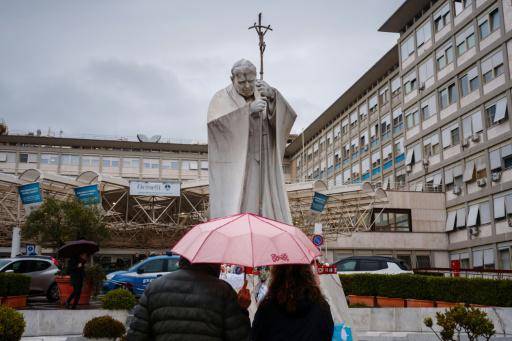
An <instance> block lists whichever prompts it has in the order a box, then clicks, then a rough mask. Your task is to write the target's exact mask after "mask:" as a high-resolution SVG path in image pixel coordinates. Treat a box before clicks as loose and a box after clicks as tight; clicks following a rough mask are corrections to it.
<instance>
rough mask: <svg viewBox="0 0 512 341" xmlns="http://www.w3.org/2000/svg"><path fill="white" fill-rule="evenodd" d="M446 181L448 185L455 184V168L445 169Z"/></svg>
mask: <svg viewBox="0 0 512 341" xmlns="http://www.w3.org/2000/svg"><path fill="white" fill-rule="evenodd" d="M444 183H445V184H446V185H451V184H453V169H448V170H445V171H444Z"/></svg>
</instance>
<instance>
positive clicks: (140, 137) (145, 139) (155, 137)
mask: <svg viewBox="0 0 512 341" xmlns="http://www.w3.org/2000/svg"><path fill="white" fill-rule="evenodd" d="M161 138H162V135H153V136H152V137H151V138H148V137H147V136H146V135H145V134H137V139H138V140H139V142H151V143H158V142H160V139H161Z"/></svg>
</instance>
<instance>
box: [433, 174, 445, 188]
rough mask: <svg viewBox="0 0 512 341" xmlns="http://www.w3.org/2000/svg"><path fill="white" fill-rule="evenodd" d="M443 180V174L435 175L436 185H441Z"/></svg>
mask: <svg viewBox="0 0 512 341" xmlns="http://www.w3.org/2000/svg"><path fill="white" fill-rule="evenodd" d="M442 181H443V176H442V175H441V174H435V175H434V186H441V182H442Z"/></svg>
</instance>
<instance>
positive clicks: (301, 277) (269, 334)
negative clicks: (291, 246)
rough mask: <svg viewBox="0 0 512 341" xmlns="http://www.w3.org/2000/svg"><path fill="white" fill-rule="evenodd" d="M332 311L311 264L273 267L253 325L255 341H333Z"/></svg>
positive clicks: (253, 338)
mask: <svg viewBox="0 0 512 341" xmlns="http://www.w3.org/2000/svg"><path fill="white" fill-rule="evenodd" d="M333 329H334V322H333V320H332V315H331V310H330V308H329V304H328V303H327V301H326V300H325V298H324V297H323V295H322V292H321V291H320V288H319V286H318V283H317V282H316V280H315V276H314V274H313V270H312V268H311V266H310V265H278V266H274V267H273V268H272V270H271V275H270V287H269V289H268V292H267V294H266V296H265V298H264V299H263V300H262V301H261V303H260V305H259V307H258V311H257V312H256V315H255V316H254V321H253V325H252V340H253V341H274V340H275V341H281V340H282V341H284V340H286V341H288V340H294V341H310V340H311V341H324V340H325V341H331V339H332V333H333Z"/></svg>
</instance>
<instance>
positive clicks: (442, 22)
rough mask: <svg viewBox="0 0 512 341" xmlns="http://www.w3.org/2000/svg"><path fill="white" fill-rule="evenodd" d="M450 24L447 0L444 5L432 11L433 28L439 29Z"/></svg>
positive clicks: (437, 30)
mask: <svg viewBox="0 0 512 341" xmlns="http://www.w3.org/2000/svg"><path fill="white" fill-rule="evenodd" d="M449 24H450V2H449V1H447V2H446V3H445V4H444V6H442V7H441V8H440V9H438V10H437V11H436V12H435V13H434V30H435V31H436V32H439V31H441V30H442V29H443V28H445V27H446V26H447V25H449Z"/></svg>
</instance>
